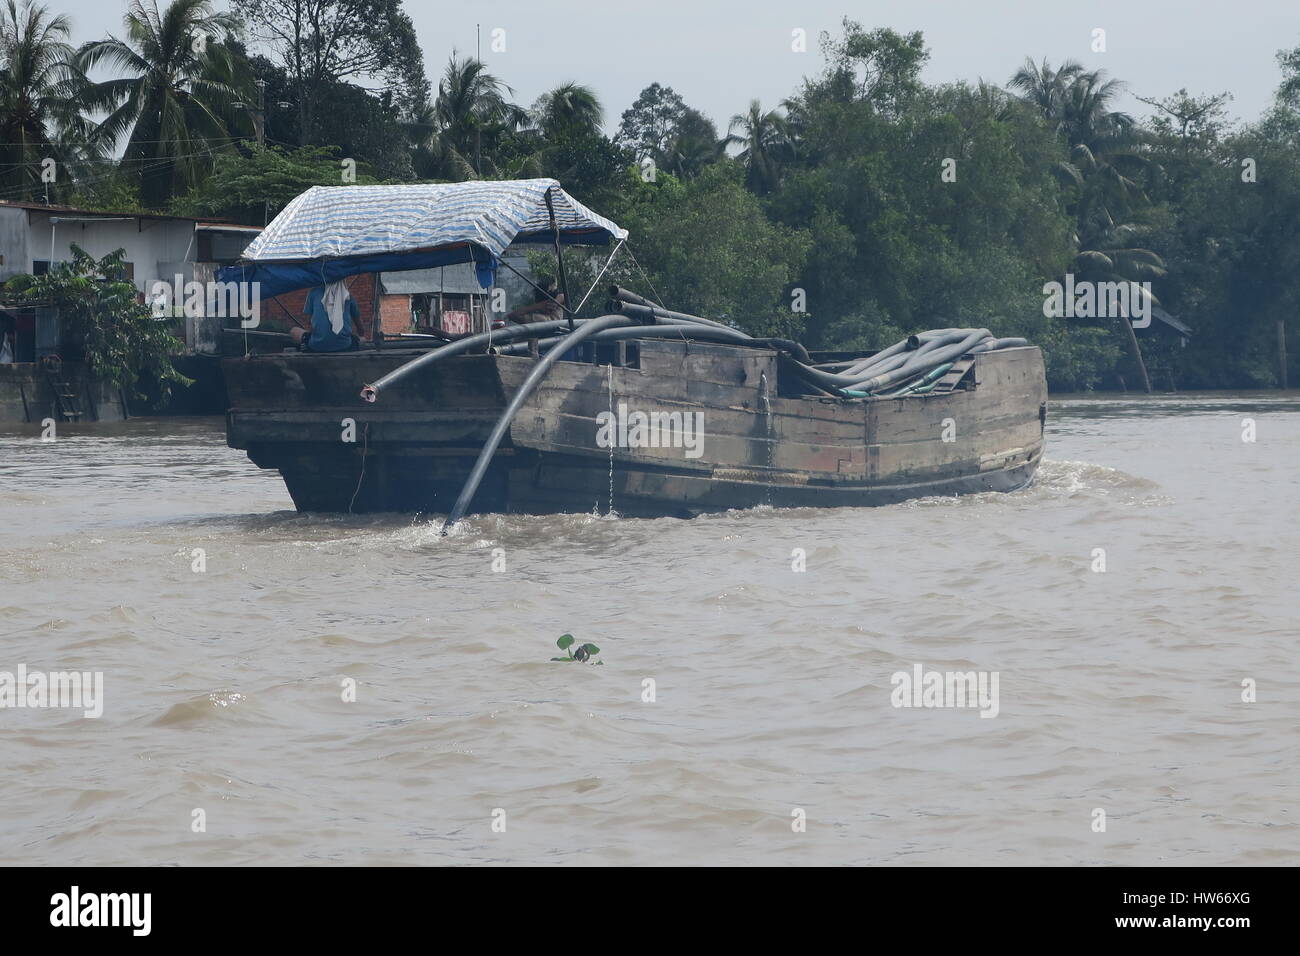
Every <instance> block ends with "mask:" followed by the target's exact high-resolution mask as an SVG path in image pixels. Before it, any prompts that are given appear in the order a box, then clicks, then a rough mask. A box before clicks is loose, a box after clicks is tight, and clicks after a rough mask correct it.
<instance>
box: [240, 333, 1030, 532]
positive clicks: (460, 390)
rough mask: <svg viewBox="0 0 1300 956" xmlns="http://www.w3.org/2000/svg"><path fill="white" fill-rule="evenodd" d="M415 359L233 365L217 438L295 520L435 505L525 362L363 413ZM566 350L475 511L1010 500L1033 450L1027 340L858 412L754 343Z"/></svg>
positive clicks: (494, 360) (417, 385) (632, 511)
mask: <svg viewBox="0 0 1300 956" xmlns="http://www.w3.org/2000/svg"><path fill="white" fill-rule="evenodd" d="M411 357H413V353H396V352H368V353H349V354H344V355H310V354H306V355H304V354H300V353H291V352H287V353H284V354H281V355H259V356H254V357H251V358H248V359H233V360H229V361H227V362H226V363H225V372H226V380H227V387H228V391H229V394H230V396H231V402H232V408H231V410H230V411H229V413H228V416H227V437H228V441H229V444H230V445H231V446H232V447H236V448H242V449H245V450H246V451H247V452H248V455H249V457H250V459H252V461H253V462H254V463H256V464H258V465H259V466H261V467H263V468H274V469H276V470H278V471H279V472H280V473H281V475H282V476H283V478H284V481H285V484H286V486H287V488H288V490H289V493H290V495H291V496H292V498H293V500H294V504H295V506H296V507H297V508H298V509H299V510H301V511H327V512H340V511H341V512H348V511H352V512H372V511H403V512H426V513H445V512H447V511H448V510H450V508H451V505H452V503H453V502H454V501H455V499H456V496H457V495H458V494H459V492H460V490H461V487H462V486H463V484H464V481H465V479H466V477H467V476H468V475H469V472H470V469H471V468H472V467H473V464H474V461H475V459H476V458H477V456H478V453H479V449H480V448H481V447H482V445H483V443H484V441H485V440H486V438H487V435H488V433H489V432H490V431H491V429H492V426H493V425H494V424H495V422H496V421H497V419H498V417H499V416H500V414H501V411H502V410H503V409H504V408H505V406H506V404H507V403H508V402H509V401H510V399H511V397H512V396H513V395H514V394H515V391H516V390H517V389H518V387H519V386H520V384H521V383H522V381H523V379H524V377H525V376H526V375H527V373H528V371H529V370H530V369H531V367H532V362H533V360H532V359H530V358H528V357H525V356H503V355H478V356H458V357H455V358H451V359H448V360H445V361H443V362H441V363H435V364H434V365H432V366H430V367H429V368H428V369H427V370H421V371H420V372H418V373H416V374H414V375H412V376H410V377H408V379H406V380H404V381H403V382H401V383H400V384H398V385H395V386H393V387H392V388H391V389H390V390H386V391H384V392H383V393H382V394H381V396H380V399H379V402H378V403H377V404H373V405H369V404H366V403H365V402H364V401H362V399H361V398H360V397H359V392H360V388H361V386H362V385H363V384H366V383H368V382H373V381H375V380H377V379H378V378H380V377H381V376H382V375H384V374H386V372H388V371H390V370H391V369H392V368H396V367H397V366H398V365H400V364H401V363H402V362H403V361H406V360H409V359H410V358H411ZM579 357H581V358H584V359H585V360H582V361H561V362H559V363H557V364H556V365H555V367H554V368H553V369H552V370H551V373H550V375H549V376H548V377H547V379H546V380H545V382H543V384H542V385H541V386H540V387H539V388H538V390H537V391H536V392H534V393H533V394H532V395H530V396H529V398H528V399H527V400H526V402H525V403H524V405H523V408H522V410H521V411H520V413H519V414H518V415H517V416H516V417H515V419H514V421H513V422H512V423H511V426H510V428H509V430H508V432H507V435H506V437H505V439H504V440H503V442H502V445H501V447H500V449H499V450H498V452H497V453H496V455H495V456H494V457H493V460H492V463H491V465H490V467H489V468H488V471H487V474H486V475H485V477H484V480H483V482H482V484H481V485H480V487H479V490H478V492H477V493H476V495H475V498H474V500H473V502H472V504H471V507H470V509H469V510H470V512H471V513H475V512H477V513H485V512H519V513H532V514H545V513H556V512H592V511H600V512H604V511H606V510H608V509H609V508H610V506H611V498H612V506H613V509H614V510H616V511H617V512H618V513H620V514H624V515H635V516H664V515H670V516H690V515H695V514H699V513H702V512H711V511H723V510H727V509H731V508H750V507H755V506H760V505H770V506H772V507H841V506H847V507H863V506H874V505H887V504H894V503H897V502H899V501H904V500H907V499H910V498H917V497H924V496H930V495H958V494H971V493H978V492H988V491H1014V490H1016V489H1017V488H1022V487H1024V486H1025V485H1027V484H1029V483H1030V481H1032V479H1033V475H1034V472H1035V470H1036V468H1037V466H1038V463H1039V461H1040V460H1041V456H1042V450H1043V431H1044V421H1045V417H1046V401H1047V394H1046V383H1045V380H1044V375H1043V363H1042V356H1041V354H1040V352H1039V350H1038V349H1036V348H1033V347H1024V348H1013V349H1005V350H1000V351H997V352H988V353H980V354H977V355H974V356H972V357H971V358H972V360H973V361H972V362H971V363H970V364H971V367H970V371H969V372H968V373H967V375H966V376H965V378H964V379H963V380H962V381H961V382H959V383H957V387H956V388H954V389H953V390H952V391H944V392H936V393H930V394H926V395H912V396H907V397H903V398H898V399H883V400H872V401H863V400H851V399H841V398H833V397H830V396H825V395H822V396H816V395H800V394H797V392H798V391H799V390H800V389H801V388H802V386H801V385H800V384H799V383H798V382H797V381H796V377H795V376H794V375H793V373H792V371H791V370H790V368H789V366H788V365H786V364H785V361H786V360H784V359H783V358H782V357H780V356H779V355H777V354H776V353H774V352H769V351H765V350H760V349H751V348H740V347H732V346H724V345H714V344H704V343H698V342H680V341H670V340H642V341H639V342H637V343H635V344H628V345H625V344H624V343H619V347H618V348H616V349H611V348H610V347H605V346H602V347H601V348H597V347H595V346H593V347H592V348H590V349H588V350H586V352H584V354H583V355H582V356H579ZM792 392H794V394H791V393H792ZM611 413H612V414H611ZM638 414H640V415H643V416H645V418H644V419H642V423H643V424H644V422H645V420H646V419H650V420H655V416H658V419H657V420H658V421H659V422H660V423H665V422H667V423H671V424H674V425H676V424H678V423H680V426H679V427H677V428H675V429H674V428H673V427H666V428H662V429H660V430H659V431H658V432H655V431H654V430H653V429H650V430H649V435H648V437H649V439H650V440H652V441H653V440H655V439H659V441H657V442H656V443H655V444H649V443H646V439H647V434H646V432H647V429H645V428H642V430H641V432H639V433H638V431H637V418H636V416H637V415H638ZM673 416H676V417H673ZM629 420H630V421H629ZM692 423H693V424H694V425H695V426H696V427H697V428H698V431H692V430H691V425H692ZM602 424H603V425H604V426H605V428H604V431H603V432H602ZM673 439H679V440H673ZM611 490H612V495H611Z"/></svg>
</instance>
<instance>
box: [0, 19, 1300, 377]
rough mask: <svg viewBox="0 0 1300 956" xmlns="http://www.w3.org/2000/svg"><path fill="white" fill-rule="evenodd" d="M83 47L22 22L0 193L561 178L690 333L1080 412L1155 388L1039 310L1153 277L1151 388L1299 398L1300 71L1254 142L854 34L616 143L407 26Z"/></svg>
mask: <svg viewBox="0 0 1300 956" xmlns="http://www.w3.org/2000/svg"><path fill="white" fill-rule="evenodd" d="M309 14H310V15H309ZM70 35H71V24H70V23H69V22H68V20H67V19H66V18H64V17H61V16H55V15H53V14H52V13H51V12H50V10H49V9H48V8H46V7H44V6H41V5H40V4H31V3H28V2H27V0H5V6H4V7H3V9H0V67H2V69H0V125H3V127H4V129H3V135H2V136H0V144H2V145H0V149H2V150H3V152H4V154H5V155H4V157H3V158H2V159H0V198H7V199H26V200H43V199H46V198H48V199H49V200H51V201H57V202H64V203H69V204H74V205H80V206H84V207H90V208H98V209H109V210H130V211H135V210H140V209H149V210H165V211H171V212H176V213H180V214H186V215H202V216H211V217H227V218H231V219H235V220H238V221H241V222H251V223H253V224H260V223H262V222H264V221H266V220H267V219H268V218H269V217H271V216H274V215H275V213H276V212H277V211H278V210H279V209H280V208H282V207H283V206H284V205H285V204H286V203H287V202H288V201H289V200H290V199H292V198H293V196H295V195H297V194H298V193H299V192H301V191H302V190H303V189H305V188H307V187H309V186H311V185H316V184H323V185H330V184H332V185H337V184H339V183H340V182H417V181H461V180H465V179H472V178H520V177H532V176H553V177H555V178H557V179H559V180H560V181H561V182H562V183H563V184H564V186H565V188H566V189H568V190H569V191H570V192H571V193H573V194H574V195H575V196H577V197H578V198H579V199H581V200H582V201H584V202H586V203H587V204H589V205H590V206H591V207H592V208H594V209H596V210H598V211H599V212H601V213H603V214H605V215H607V216H609V217H610V218H612V219H614V220H615V221H616V222H618V223H619V224H620V225H623V226H625V227H626V228H628V229H629V230H630V232H631V242H630V251H631V252H632V253H633V254H634V256H635V259H633V258H632V256H629V255H626V254H620V256H619V258H618V259H617V260H616V263H615V265H614V266H613V267H612V269H611V272H610V277H612V278H613V279H614V280H615V281H619V282H622V283H625V284H627V285H629V286H632V287H635V288H638V289H641V290H642V291H647V292H653V294H655V295H656V296H658V297H660V298H661V299H662V301H664V302H665V303H667V304H669V305H670V307H672V308H676V309H679V310H681V311H688V312H695V313H698V314H702V315H705V316H709V317H713V318H721V319H727V320H730V321H732V322H734V323H736V324H738V325H740V326H742V327H744V328H745V329H746V330H748V331H751V332H755V333H761V334H780V335H785V336H798V337H800V338H801V339H802V340H803V341H804V342H806V343H807V344H808V345H809V346H810V347H814V348H828V349H830V348H851V347H871V346H874V345H878V344H880V343H882V342H892V341H895V340H897V339H899V338H900V337H902V336H903V335H904V334H906V333H909V332H913V331H916V330H919V329H924V328H932V327H942V326H977V327H978V326H982V327H987V328H989V329H990V330H992V331H993V332H994V333H995V334H997V335H1024V336H1027V337H1028V338H1030V339H1032V340H1033V341H1034V342H1035V343H1037V344H1040V345H1042V346H1043V347H1044V350H1045V353H1046V357H1047V362H1048V375H1049V382H1050V384H1051V385H1052V387H1053V388H1054V389H1058V390H1079V389H1093V388H1114V387H1119V386H1121V385H1122V384H1125V383H1127V385H1128V386H1130V387H1132V386H1134V385H1135V384H1136V383H1137V382H1138V381H1139V380H1140V379H1139V374H1140V373H1139V372H1138V370H1137V368H1136V365H1135V364H1134V356H1133V354H1132V351H1131V349H1130V348H1129V347H1128V345H1127V342H1128V341H1129V339H1128V337H1127V332H1126V331H1125V330H1124V329H1123V327H1122V324H1121V322H1122V320H1114V319H1094V320H1087V319H1076V318H1055V317H1053V318H1048V317H1046V316H1045V315H1044V301H1045V291H1044V285H1045V284H1046V283H1048V282H1052V281H1058V280H1061V279H1062V278H1063V277H1064V276H1066V275H1067V274H1069V275H1071V276H1073V277H1074V279H1075V280H1078V281H1097V282H1119V281H1122V282H1150V283H1151V286H1150V288H1151V293H1152V296H1153V300H1152V305H1153V307H1154V308H1153V310H1154V311H1155V313H1156V315H1157V320H1156V321H1154V322H1152V324H1151V326H1150V327H1149V328H1145V329H1142V330H1140V331H1139V332H1138V336H1139V341H1140V344H1141V349H1142V354H1143V355H1144V357H1145V359H1146V365H1147V368H1148V371H1149V373H1150V377H1151V379H1152V380H1153V381H1154V383H1155V385H1156V387H1158V388H1163V387H1171V386H1172V387H1178V388H1246V387H1268V386H1276V385H1278V384H1279V383H1280V381H1281V376H1282V373H1283V370H1282V368H1281V367H1280V363H1279V361H1278V352H1279V349H1278V342H1279V334H1280V332H1281V331H1286V332H1289V333H1290V335H1291V337H1292V339H1293V340H1294V339H1295V338H1296V337H1297V336H1296V333H1297V332H1298V331H1300V319H1298V318H1297V316H1298V315H1300V280H1298V279H1297V275H1300V272H1298V270H1297V266H1300V225H1298V224H1300V46H1297V47H1295V48H1294V49H1290V50H1283V51H1281V52H1280V53H1279V54H1278V89H1277V94H1276V97H1275V101H1274V103H1273V104H1272V106H1271V107H1270V108H1269V109H1268V111H1267V112H1266V113H1265V114H1264V115H1263V116H1260V117H1258V118H1255V119H1253V120H1251V121H1248V122H1230V121H1229V120H1228V118H1227V116H1228V113H1227V108H1228V103H1229V101H1230V96H1229V95H1228V94H1227V93H1223V92H1217V91H1206V92H1188V91H1187V90H1186V89H1179V90H1177V91H1176V92H1174V93H1172V94H1169V93H1167V91H1140V90H1139V91H1133V92H1134V93H1136V94H1146V93H1149V94H1151V95H1150V96H1139V98H1140V99H1142V101H1143V102H1144V103H1146V104H1147V105H1148V107H1149V109H1150V115H1149V118H1146V119H1138V118H1135V117H1133V116H1131V115H1129V114H1127V113H1125V112H1123V111H1121V110H1119V109H1118V108H1117V105H1116V104H1117V99H1118V97H1119V96H1120V94H1121V92H1122V91H1123V89H1124V87H1123V85H1122V82H1121V80H1120V78H1115V77H1110V76H1107V75H1106V74H1105V73H1104V72H1102V71H1099V70H1090V69H1086V68H1084V67H1083V66H1081V65H1080V64H1078V63H1076V62H1072V61H1069V60H1064V61H1058V60H1055V59H1049V58H1044V57H1043V56H1042V51H1026V52H1027V53H1032V54H1033V55H1032V56H1030V57H1028V58H1027V59H1026V60H1025V62H1024V65H1023V66H1022V67H1021V68H1020V69H1019V70H1018V71H1017V72H1016V73H1015V74H1014V75H1013V76H1010V77H1007V78H1006V80H1005V82H1004V83H1003V84H1001V85H998V84H996V83H991V82H984V81H977V82H975V81H972V82H967V81H958V82H952V83H942V84H937V85H936V84H928V83H925V82H923V81H922V80H921V71H922V68H923V66H924V65H925V63H926V60H927V57H928V53H927V50H926V46H925V41H924V38H923V37H922V36H921V35H920V34H919V33H907V34H903V33H897V32H895V31H892V30H888V29H872V28H870V27H868V26H864V25H862V24H859V23H857V22H854V21H852V20H849V19H845V20H844V21H843V23H842V25H841V28H840V29H839V30H838V31H837V32H836V33H834V34H830V35H823V37H822V39H821V47H822V65H821V67H820V70H819V71H818V72H816V73H815V74H813V75H810V76H808V77H806V78H805V80H804V82H803V83H802V84H801V85H800V86H799V87H798V88H797V89H793V90H791V91H790V92H789V95H788V97H787V98H786V99H785V100H784V101H782V102H781V103H779V104H778V103H760V102H758V101H753V102H750V103H738V104H737V112H736V115H734V116H733V117H730V118H729V119H728V121H727V122H726V123H725V126H719V125H718V124H717V123H715V121H714V120H712V119H710V118H709V117H707V116H705V115H703V114H702V113H701V112H700V111H698V110H696V109H694V108H692V107H691V106H690V105H689V104H687V103H686V102H684V101H683V99H682V98H681V96H679V95H678V94H677V93H676V92H675V91H674V90H673V89H672V88H671V86H670V85H669V84H670V82H671V79H672V77H671V76H667V75H665V76H664V77H663V82H662V83H654V84H652V85H651V86H649V87H647V88H646V89H645V90H644V91H642V93H641V94H640V96H639V97H638V98H637V99H636V101H635V102H634V103H632V104H630V105H628V107H627V108H626V109H624V110H623V111H622V112H621V114H618V119H617V122H615V113H614V112H613V111H612V110H613V109H616V105H615V104H606V103H602V102H601V100H600V98H599V96H598V94H597V92H596V91H595V89H594V88H593V86H591V85H589V81H587V82H584V80H583V78H582V77H575V79H574V81H572V82H568V83H565V84H563V85H561V86H559V87H557V88H555V89H554V90H551V91H549V92H548V93H546V94H545V95H543V96H541V97H540V98H538V100H537V101H536V102H534V103H532V104H530V105H529V104H521V103H517V102H515V100H514V92H513V90H512V89H511V87H510V86H509V85H508V79H509V78H508V77H506V76H498V75H495V74H494V73H493V72H492V70H491V69H490V68H489V67H488V66H487V65H486V64H484V63H482V62H479V61H477V60H475V59H473V58H469V57H465V56H463V55H461V54H458V53H456V52H455V51H448V52H449V55H448V60H447V63H446V66H445V68H444V70H443V72H442V74H441V75H439V76H437V77H436V78H435V79H432V80H431V79H430V78H428V77H427V76H426V75H425V71H424V67H423V57H422V52H421V45H420V42H419V40H418V39H417V37H416V34H415V30H414V27H413V26H412V23H411V21H410V19H409V17H408V16H407V15H406V14H405V13H404V12H403V9H402V5H401V2H400V0H232V2H231V4H230V6H229V8H228V9H221V10H218V9H217V8H216V7H214V5H213V4H212V3H211V2H209V0H173V2H171V3H170V4H166V3H165V2H164V5H162V6H155V3H154V0H132V2H131V3H130V5H129V7H128V11H127V14H126V18H125V20H124V23H123V28H122V30H121V31H120V32H119V33H118V34H116V35H114V36H111V37H106V38H103V39H101V40H97V41H94V42H91V43H87V44H85V45H83V46H81V47H80V48H76V49H74V48H73V46H71V44H70V42H69V38H70ZM424 39H425V41H426V42H427V41H428V40H429V39H430V38H424ZM1291 39H1293V40H1294V39H1297V38H1291ZM1279 42H1284V41H1281V40H1280V41H1279ZM1173 82H1177V80H1174V79H1172V78H1171V85H1172V83H1173ZM375 89H380V90H382V92H375ZM1158 94H1164V95H1163V96H1159V95H1158ZM49 158H53V159H54V160H55V161H56V164H57V166H58V168H59V169H61V170H63V171H64V174H63V175H60V176H59V177H57V178H56V180H55V181H54V182H53V183H50V182H48V181H46V178H43V176H42V170H43V169H44V168H46V167H44V166H43V165H42V164H43V162H44V160H46V159H49ZM572 255H573V256H574V259H575V261H574V262H573V263H572V265H571V267H570V269H571V272H572V273H573V274H574V275H584V274H585V275H588V276H594V274H595V271H596V270H598V268H599V264H591V263H585V262H582V261H578V256H579V254H578V253H572ZM593 299H595V300H596V302H595V303H593V304H594V305H595V306H596V307H598V305H599V295H596V296H593ZM589 308H590V306H589ZM1162 316H1168V317H1171V318H1172V319H1173V322H1166V321H1164V320H1163V319H1162ZM1179 325H1181V326H1184V327H1187V328H1190V330H1191V334H1190V336H1184V335H1183V334H1182V333H1180V332H1178V331H1176V327H1177V326H1179ZM1291 353H1292V358H1291V364H1290V370H1289V372H1290V380H1291V382H1292V383H1294V382H1295V381H1297V379H1300V368H1298V367H1297V359H1296V358H1295V355H1296V354H1297V353H1300V347H1293V348H1292V350H1291Z"/></svg>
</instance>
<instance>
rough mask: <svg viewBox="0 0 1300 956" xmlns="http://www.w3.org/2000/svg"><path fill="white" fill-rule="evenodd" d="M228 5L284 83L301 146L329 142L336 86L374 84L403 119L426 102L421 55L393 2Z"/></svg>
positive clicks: (246, 0) (290, 0) (292, 0)
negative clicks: (263, 48)
mask: <svg viewBox="0 0 1300 956" xmlns="http://www.w3.org/2000/svg"><path fill="white" fill-rule="evenodd" d="M234 8H235V10H236V11H237V12H238V13H239V14H240V16H242V17H243V18H244V19H245V20H246V21H247V23H248V24H249V27H250V29H251V30H252V32H253V34H254V35H255V36H256V37H257V38H258V39H259V40H260V41H261V42H262V43H263V44H264V45H265V46H266V47H267V48H268V49H269V50H270V51H271V56H272V60H273V62H275V64H276V65H277V66H279V67H280V68H281V69H282V70H283V71H284V74H285V76H286V77H287V78H288V79H289V81H290V84H291V88H292V92H291V94H290V96H289V99H290V100H291V101H292V102H293V104H294V106H295V107H296V109H297V113H298V122H297V127H298V140H297V142H298V143H299V144H301V145H304V146H306V145H323V144H326V143H331V142H332V141H330V140H328V139H326V136H327V134H328V133H329V132H330V130H329V129H328V127H329V126H330V125H332V124H329V123H328V122H327V118H328V117H330V116H331V115H332V112H333V110H335V109H336V108H337V106H338V105H339V104H338V102H337V98H336V96H335V93H336V91H337V90H338V89H339V87H340V85H345V86H352V87H353V88H359V86H363V85H364V84H365V83H366V82H367V81H371V80H373V81H377V82H378V83H380V84H381V85H382V86H383V88H384V89H385V90H387V91H388V96H389V99H390V100H391V102H392V103H393V104H395V106H396V108H397V109H398V110H399V111H400V112H402V113H405V114H407V115H412V114H415V113H417V112H418V111H419V110H420V109H421V108H423V107H424V106H425V104H426V102H427V100H428V95H429V84H428V80H427V79H426V78H425V74H424V55H423V51H422V49H421V47H420V43H419V40H418V38H417V37H416V35H415V27H414V26H413V25H412V23H411V19H410V17H409V16H407V14H406V13H405V11H404V10H403V9H402V3H401V0H234ZM347 115H348V119H349V120H353V121H355V120H356V119H357V118H358V117H357V116H355V115H353V114H347ZM334 145H338V144H337V143H334Z"/></svg>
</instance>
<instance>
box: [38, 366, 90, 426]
mask: <svg viewBox="0 0 1300 956" xmlns="http://www.w3.org/2000/svg"><path fill="white" fill-rule="evenodd" d="M45 379H46V381H48V382H49V383H50V390H51V391H52V392H53V393H54V411H55V413H56V414H57V415H58V416H59V419H60V420H61V421H65V422H77V421H80V420H81V416H82V414H83V412H82V410H81V401H80V400H79V399H78V398H77V392H76V390H75V389H74V388H73V386H72V383H71V382H69V381H68V380H67V379H65V378H64V377H63V371H62V369H57V370H56V369H51V368H47V369H46V370H45Z"/></svg>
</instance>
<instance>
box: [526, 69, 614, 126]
mask: <svg viewBox="0 0 1300 956" xmlns="http://www.w3.org/2000/svg"><path fill="white" fill-rule="evenodd" d="M604 119H605V110H604V108H603V107H602V106H601V105H600V98H599V97H598V96H596V91H595V90H593V89H592V88H591V87H589V86H582V85H581V84H579V83H563V84H561V85H560V86H557V87H556V88H555V89H553V90H548V91H547V92H545V93H543V94H542V95H541V96H539V97H538V98H537V102H536V103H535V104H534V105H533V110H532V120H533V122H534V123H535V124H536V126H537V128H538V130H540V131H541V133H542V135H543V136H545V137H547V138H548V139H550V138H554V137H558V136H564V135H571V136H581V135H583V134H590V133H599V132H600V125H601V123H603V122H604Z"/></svg>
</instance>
